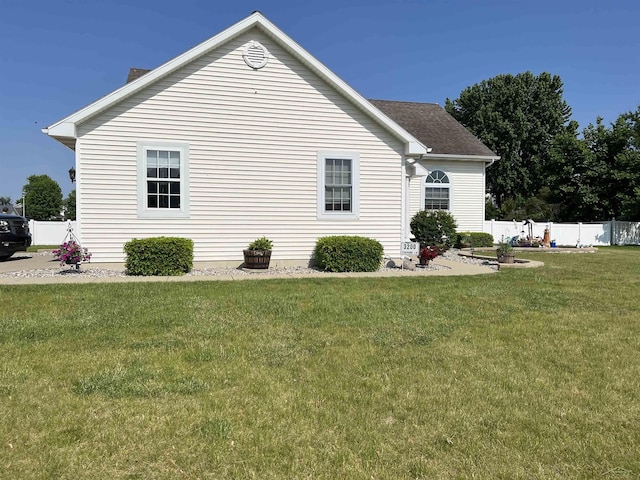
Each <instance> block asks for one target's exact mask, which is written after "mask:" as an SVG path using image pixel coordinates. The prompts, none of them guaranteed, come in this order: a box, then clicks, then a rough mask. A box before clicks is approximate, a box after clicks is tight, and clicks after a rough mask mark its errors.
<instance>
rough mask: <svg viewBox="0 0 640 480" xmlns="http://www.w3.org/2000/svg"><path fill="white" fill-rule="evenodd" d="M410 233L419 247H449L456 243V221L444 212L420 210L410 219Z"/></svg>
mask: <svg viewBox="0 0 640 480" xmlns="http://www.w3.org/2000/svg"><path fill="white" fill-rule="evenodd" d="M411 233H412V235H413V236H414V238H415V239H416V242H420V245H421V246H426V245H445V246H447V247H450V246H451V245H453V243H454V242H455V241H456V220H455V218H453V215H451V214H450V213H449V212H447V211H446V210H421V211H419V212H418V213H416V214H415V215H414V216H413V218H412V219H411Z"/></svg>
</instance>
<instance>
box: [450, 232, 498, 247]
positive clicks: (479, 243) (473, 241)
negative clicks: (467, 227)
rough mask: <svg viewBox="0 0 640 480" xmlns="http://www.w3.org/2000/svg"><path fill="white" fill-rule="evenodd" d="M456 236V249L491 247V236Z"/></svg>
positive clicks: (466, 234) (476, 234) (474, 234)
mask: <svg viewBox="0 0 640 480" xmlns="http://www.w3.org/2000/svg"><path fill="white" fill-rule="evenodd" d="M456 235H457V237H458V238H457V240H456V247H457V248H469V247H474V248H477V247H493V235H491V234H490V233H484V232H460V233H458V234H456Z"/></svg>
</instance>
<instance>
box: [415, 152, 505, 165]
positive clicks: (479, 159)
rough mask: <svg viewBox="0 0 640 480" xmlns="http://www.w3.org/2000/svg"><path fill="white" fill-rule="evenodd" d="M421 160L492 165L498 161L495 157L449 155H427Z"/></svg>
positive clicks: (497, 157) (498, 158)
mask: <svg viewBox="0 0 640 480" xmlns="http://www.w3.org/2000/svg"><path fill="white" fill-rule="evenodd" d="M422 160H460V161H466V162H484V163H493V162H495V161H497V160H500V157H499V156H496V155H457V154H451V153H428V154H426V155H424V156H423V157H422Z"/></svg>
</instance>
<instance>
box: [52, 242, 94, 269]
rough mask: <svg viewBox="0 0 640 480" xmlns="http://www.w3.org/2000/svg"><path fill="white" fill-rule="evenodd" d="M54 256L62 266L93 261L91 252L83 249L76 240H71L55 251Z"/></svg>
mask: <svg viewBox="0 0 640 480" xmlns="http://www.w3.org/2000/svg"><path fill="white" fill-rule="evenodd" d="M53 256H54V257H56V259H57V260H59V261H60V265H76V266H77V265H78V264H80V263H82V262H88V261H89V260H91V254H90V253H89V250H87V249H86V248H84V247H81V246H80V244H79V243H78V242H76V241H75V240H69V241H68V242H64V243H63V244H62V245H60V248H58V249H57V250H54V251H53Z"/></svg>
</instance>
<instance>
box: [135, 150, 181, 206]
mask: <svg viewBox="0 0 640 480" xmlns="http://www.w3.org/2000/svg"><path fill="white" fill-rule="evenodd" d="M188 152H189V149H188V146H187V145H186V144H174V143H168V142H149V143H146V142H139V143H138V214H139V216H140V217H186V216H188V213H189V208H188V207H189V202H188V198H189V182H188V180H189V176H188V162H189V155H188Z"/></svg>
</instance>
